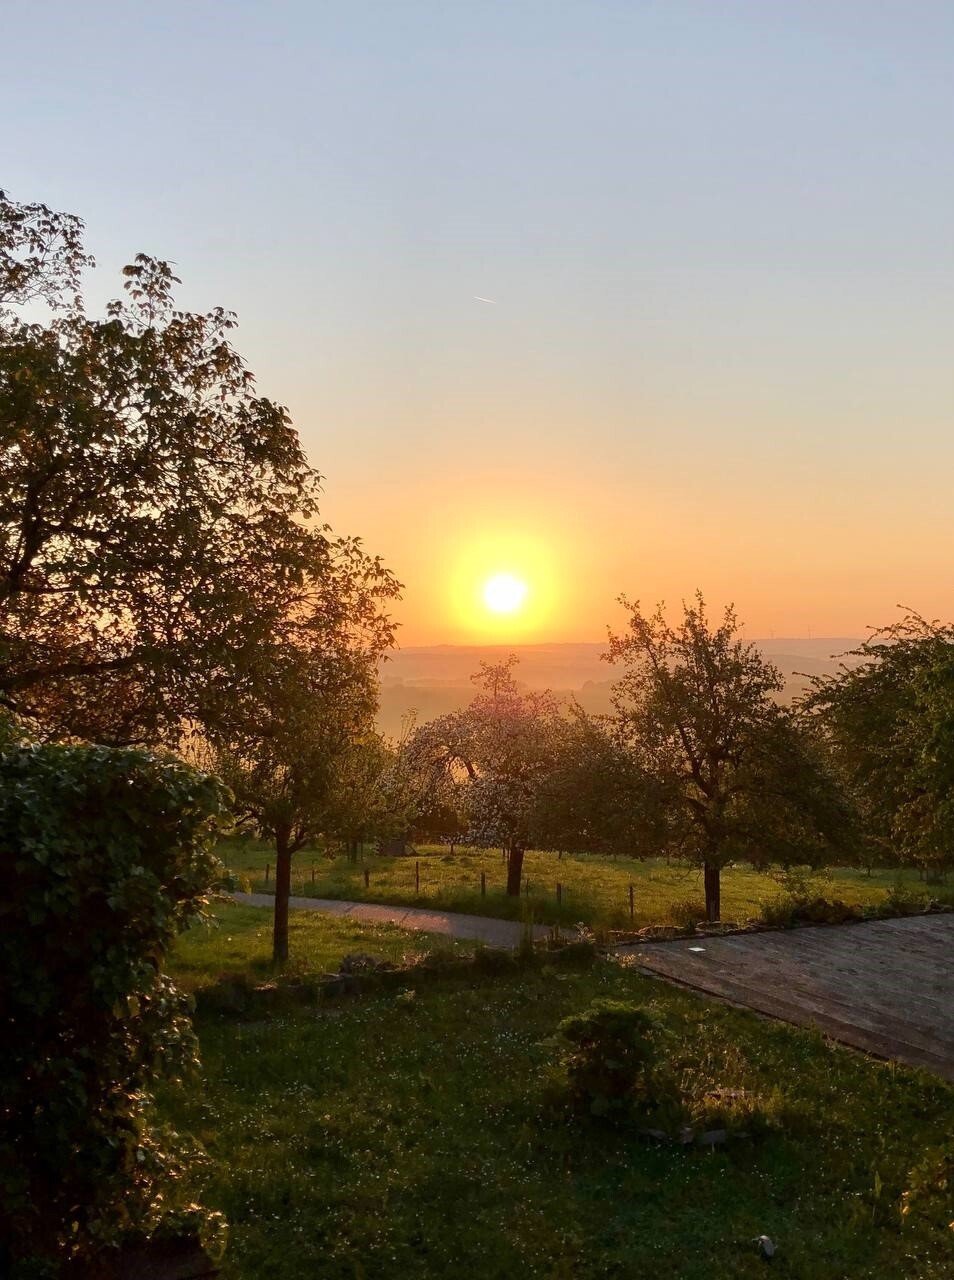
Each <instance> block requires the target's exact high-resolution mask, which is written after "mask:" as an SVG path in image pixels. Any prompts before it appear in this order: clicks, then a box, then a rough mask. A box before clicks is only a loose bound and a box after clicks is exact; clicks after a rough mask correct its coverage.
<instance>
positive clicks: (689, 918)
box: [667, 898, 706, 932]
mask: <svg viewBox="0 0 954 1280" xmlns="http://www.w3.org/2000/svg"><path fill="white" fill-rule="evenodd" d="M667 915H668V916H669V919H670V920H671V921H672V923H673V924H674V925H676V927H677V928H679V929H687V930H689V931H690V932H692V930H694V929H695V927H696V925H697V924H702V922H703V920H705V919H706V904H705V903H704V902H694V901H693V900H692V898H687V899H686V900H685V901H683V902H673V903H670V906H669V910H668V912H667Z"/></svg>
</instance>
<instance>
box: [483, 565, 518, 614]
mask: <svg viewBox="0 0 954 1280" xmlns="http://www.w3.org/2000/svg"><path fill="white" fill-rule="evenodd" d="M526 598H527V584H526V583H525V582H521V580H520V579H519V578H515V577H514V576H513V574H512V573H497V574H495V575H494V576H493V577H492V578H488V579H487V581H486V582H485V583H484V604H485V605H486V606H487V608H488V609H490V611H491V612H492V613H515V612H516V611H517V610H518V609H519V608H520V606H521V605H522V604H523V602H524V600H526Z"/></svg>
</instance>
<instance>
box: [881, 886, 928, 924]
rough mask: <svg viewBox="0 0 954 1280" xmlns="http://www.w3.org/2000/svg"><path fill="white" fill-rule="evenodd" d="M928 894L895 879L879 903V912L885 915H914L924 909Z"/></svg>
mask: <svg viewBox="0 0 954 1280" xmlns="http://www.w3.org/2000/svg"><path fill="white" fill-rule="evenodd" d="M927 905H928V896H927V894H926V893H922V892H921V890H919V889H914V888H911V887H910V886H909V885H906V884H904V883H903V882H902V881H901V880H896V881H895V883H894V884H893V885H892V886H891V888H890V889H889V890H888V892H887V893H886V894H885V897H884V901H883V902H882V903H881V914H882V915H885V916H916V915H919V914H920V913H921V912H922V911H924V910H926V908H927Z"/></svg>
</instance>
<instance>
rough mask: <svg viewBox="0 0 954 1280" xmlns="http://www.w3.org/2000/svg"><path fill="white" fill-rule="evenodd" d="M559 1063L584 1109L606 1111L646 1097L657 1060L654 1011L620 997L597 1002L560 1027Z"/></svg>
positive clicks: (594, 1112) (571, 1092) (574, 1097)
mask: <svg viewBox="0 0 954 1280" xmlns="http://www.w3.org/2000/svg"><path fill="white" fill-rule="evenodd" d="M557 1031H558V1044H559V1047H560V1051H561V1062H560V1066H561V1068H562V1071H563V1073H564V1074H565V1078H566V1082H567V1085H568V1089H569V1095H570V1101H571V1103H572V1105H573V1106H574V1108H575V1109H576V1110H579V1111H588V1112H590V1113H591V1114H592V1115H597V1116H600V1115H606V1114H607V1113H609V1112H612V1111H618V1110H621V1109H625V1108H626V1107H628V1106H629V1104H630V1103H632V1102H634V1101H636V1100H637V1099H638V1098H639V1097H640V1096H641V1095H642V1096H646V1094H647V1093H648V1091H649V1086H650V1082H651V1077H652V1068H653V1066H654V1064H655V1062H656V1058H657V1047H656V1037H657V1025H656V1021H655V1019H654V1018H653V1017H652V1015H651V1014H648V1013H646V1012H645V1010H643V1009H640V1008H639V1007H638V1006H637V1005H633V1004H626V1003H625V1002H623V1001H620V1000H597V1001H596V1002H595V1003H594V1004H593V1005H591V1006H590V1008H589V1009H587V1010H586V1011H585V1012H583V1013H578V1014H575V1015H574V1016H573V1017H570V1018H565V1019H564V1020H563V1021H562V1022H561V1023H560V1025H559V1027H558V1028H557Z"/></svg>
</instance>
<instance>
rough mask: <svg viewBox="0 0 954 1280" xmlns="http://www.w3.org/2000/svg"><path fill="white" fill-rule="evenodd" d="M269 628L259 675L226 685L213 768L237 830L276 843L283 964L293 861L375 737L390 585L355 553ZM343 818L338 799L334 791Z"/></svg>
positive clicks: (276, 942)
mask: <svg viewBox="0 0 954 1280" xmlns="http://www.w3.org/2000/svg"><path fill="white" fill-rule="evenodd" d="M330 568H331V570H333V572H329V571H327V570H326V572H325V573H324V574H323V575H322V577H321V579H320V580H318V581H317V582H315V583H314V584H313V587H314V590H313V592H312V593H311V595H310V596H309V598H308V601H307V607H303V605H302V598H301V597H299V601H298V607H297V608H296V609H295V611H293V612H291V613H289V614H287V615H285V616H284V617H283V618H282V619H281V621H280V623H279V624H278V626H277V628H276V631H275V633H274V635H273V637H272V641H271V644H270V645H269V647H268V648H267V649H262V650H261V651H260V653H259V655H258V658H259V666H258V668H257V669H256V670H254V671H250V672H248V673H246V678H245V679H243V681H242V682H241V683H240V684H239V685H237V686H227V687H226V688H225V689H224V690H222V691H221V699H220V702H219V704H218V706H217V707H216V710H215V714H214V715H213V716H212V718H211V725H212V728H211V729H210V730H209V731H208V740H209V743H210V746H211V750H212V759H213V760H214V762H215V765H216V768H217V770H218V772H219V773H220V774H221V776H222V777H223V778H224V779H225V781H226V782H227V783H228V784H229V786H230V787H231V789H232V791H233V793H234V796H235V809H236V813H237V815H238V817H239V819H240V821H243V822H246V823H248V824H250V825H252V826H254V827H255V829H256V830H257V831H258V832H259V834H260V835H261V836H263V837H264V838H266V839H269V840H271V841H273V842H274V845H275V918H274V934H273V956H274V960H275V962H276V964H279V965H280V964H283V963H284V962H285V961H286V960H287V959H288V899H289V896H290V893H291V868H292V858H293V856H294V854H295V853H297V852H298V851H299V850H300V849H302V848H303V847H304V846H305V845H306V844H308V843H309V842H310V841H312V840H314V839H315V838H316V837H317V836H318V835H320V834H321V833H322V832H324V831H326V830H328V829H329V827H330V826H332V825H333V824H334V822H335V820H336V809H335V805H336V788H340V786H341V781H342V775H343V774H345V773H346V772H347V769H348V768H349V767H350V765H349V762H353V761H354V759H355V754H356V753H358V752H360V751H361V750H362V744H367V743H368V742H370V741H372V740H373V736H374V735H373V718H374V712H375V709H376V705H377V688H378V683H377V663H378V659H379V658H380V656H381V654H382V653H383V652H384V651H385V650H386V649H387V648H388V647H390V645H391V643H392V640H393V632H394V628H393V624H392V623H391V621H390V619H389V618H388V617H387V615H386V614H385V613H384V612H383V604H384V602H385V601H386V600H388V599H390V598H392V597H393V596H394V595H395V594H396V593H397V591H398V584H397V583H396V582H395V580H394V578H393V577H392V576H391V575H390V574H389V573H388V572H387V570H385V569H384V568H383V567H382V566H381V565H380V563H379V562H378V561H376V560H370V559H368V558H367V557H363V556H362V555H361V554H360V552H359V550H358V549H357V548H355V547H352V548H351V549H350V554H349V555H348V556H347V558H344V559H339V560H338V561H337V562H335V563H334V564H333V565H332V566H330ZM338 804H339V809H338V816H339V818H340V812H341V810H340V792H339V793H338Z"/></svg>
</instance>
